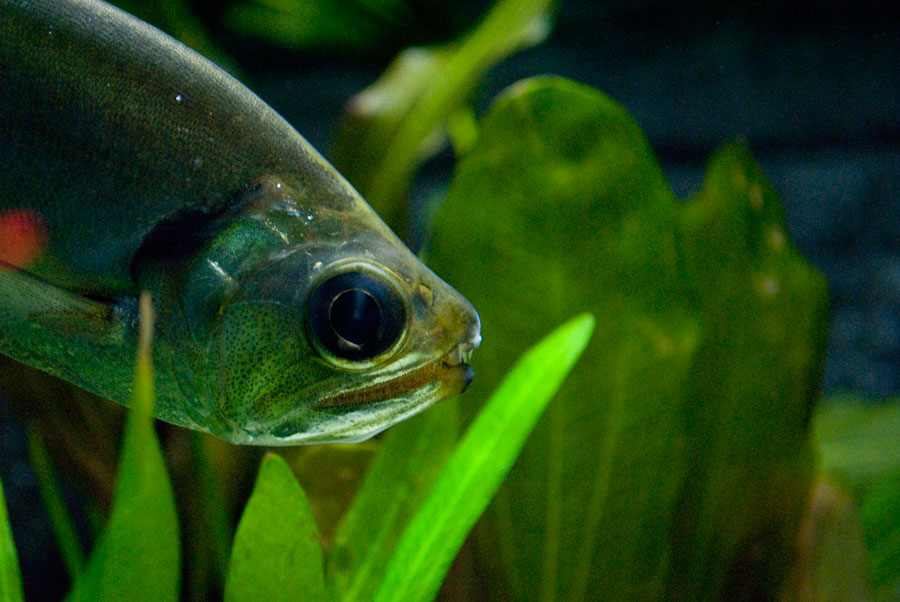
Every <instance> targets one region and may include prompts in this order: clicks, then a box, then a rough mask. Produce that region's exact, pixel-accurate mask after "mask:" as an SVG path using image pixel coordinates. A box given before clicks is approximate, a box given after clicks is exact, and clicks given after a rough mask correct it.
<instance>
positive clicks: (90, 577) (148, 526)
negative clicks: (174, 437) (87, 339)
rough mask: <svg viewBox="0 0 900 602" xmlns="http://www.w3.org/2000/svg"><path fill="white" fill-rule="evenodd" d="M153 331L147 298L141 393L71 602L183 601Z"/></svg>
mask: <svg viewBox="0 0 900 602" xmlns="http://www.w3.org/2000/svg"><path fill="white" fill-rule="evenodd" d="M152 329H153V326H152V316H151V310H150V298H149V295H146V294H145V295H143V296H142V298H141V345H140V350H139V351H138V361H137V368H136V370H135V378H134V394H133V396H132V400H131V403H130V404H129V407H130V408H131V411H130V412H129V413H128V420H127V423H126V425H125V437H124V440H123V443H122V454H121V457H120V460H119V474H118V480H117V483H116V493H115V497H114V500H113V509H112V513H111V514H110V517H109V522H108V524H107V526H106V529H105V531H104V532H103V534H102V535H101V536H100V539H99V541H98V542H97V545H96V546H95V548H94V550H93V552H92V553H91V557H90V560H89V561H88V566H87V569H86V570H85V572H84V574H83V575H82V576H81V577H80V578H79V579H78V580H77V581H76V582H75V585H74V587H73V589H72V591H71V592H70V593H69V596H68V597H67V600H69V602H76V601H82V600H84V601H85V602H103V601H107V600H109V601H110V602H112V601H121V600H148V601H154V602H156V601H160V602H161V601H165V600H177V599H178V592H179V575H180V547H179V535H178V519H177V516H176V512H175V499H174V496H173V493H172V484H171V482H170V481H169V476H168V473H167V472H166V466H165V461H164V460H163V455H162V451H161V449H160V446H159V441H158V440H157V439H156V433H155V432H154V430H153V418H152V410H153V405H154V403H155V401H154V393H153V367H152V365H151V358H150V339H151V337H150V333H151V332H152Z"/></svg>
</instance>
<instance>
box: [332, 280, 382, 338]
mask: <svg viewBox="0 0 900 602" xmlns="http://www.w3.org/2000/svg"><path fill="white" fill-rule="evenodd" d="M329 319H330V320H331V327H332V328H333V329H334V332H335V333H336V334H337V335H338V336H339V337H341V338H342V339H344V340H345V341H347V342H349V343H352V344H353V345H356V346H359V347H361V346H363V345H365V344H366V343H368V342H369V341H371V340H372V339H373V338H374V337H375V336H376V335H377V334H378V328H379V326H380V325H381V309H380V308H379V307H378V302H377V301H376V300H375V299H374V298H373V297H372V295H371V294H369V293H367V292H366V291H363V290H360V289H348V290H345V291H343V292H340V293H338V295H337V296H336V297H335V298H334V301H332V302H331V311H330V312H329Z"/></svg>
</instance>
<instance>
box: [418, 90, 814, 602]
mask: <svg viewBox="0 0 900 602" xmlns="http://www.w3.org/2000/svg"><path fill="white" fill-rule="evenodd" d="M434 229H435V233H434V241H435V242H434V243H433V247H434V248H433V249H432V251H431V253H430V258H429V261H430V263H431V265H432V266H433V267H434V268H435V270H436V271H437V272H439V273H441V274H442V276H443V277H445V278H446V279H447V280H448V281H449V282H453V283H454V286H456V287H457V288H459V290H460V291H462V292H463V293H464V294H466V295H467V296H468V298H469V299H470V300H471V301H472V303H473V304H474V305H475V307H476V308H478V311H479V313H480V314H481V318H482V323H483V325H484V328H483V330H484V342H483V344H482V346H481V347H480V348H479V350H478V353H477V354H475V356H474V358H473V366H474V368H475V371H476V374H478V378H476V379H475V381H474V382H473V384H472V386H471V387H470V391H469V392H467V393H466V395H465V396H463V397H462V398H461V402H462V407H463V410H464V415H467V416H471V415H472V414H473V413H474V411H473V409H474V408H476V407H478V406H479V405H481V404H482V403H483V400H484V399H485V398H486V397H487V395H488V394H489V392H490V391H491V390H492V389H493V388H494V386H495V385H496V383H497V382H498V381H499V379H500V378H501V376H502V374H504V373H505V372H506V371H507V370H508V368H509V365H510V362H511V358H513V357H515V356H516V352H517V350H521V349H524V348H526V347H527V346H528V345H529V344H531V343H532V342H533V341H535V340H536V339H537V338H538V337H539V336H540V325H541V324H543V323H546V322H547V321H552V320H559V319H560V318H561V316H565V315H567V314H571V313H573V312H574V311H581V310H585V309H586V310H589V311H591V312H592V313H593V314H594V315H596V316H597V317H598V324H597V329H596V332H595V335H594V338H593V339H592V341H591V344H590V345H589V346H588V349H587V351H586V352H585V356H584V361H582V362H580V363H579V365H578V366H577V367H576V368H575V370H574V371H573V373H572V375H571V377H570V378H569V379H568V380H567V381H566V383H565V385H564V386H563V388H562V389H561V390H560V394H559V399H558V400H557V402H556V403H554V404H553V405H552V406H551V407H550V409H549V410H548V412H547V413H546V415H545V416H544V417H543V418H542V419H541V421H540V423H539V424H538V426H537V428H536V429H535V432H534V434H533V435H532V437H531V439H530V440H529V442H528V444H527V445H526V446H525V449H524V450H523V452H522V455H521V456H520V458H519V460H518V462H517V464H516V466H515V467H514V468H513V470H512V471H511V472H510V474H509V476H508V478H507V479H506V481H505V482H504V485H503V486H502V487H501V490H500V492H499V493H498V495H497V497H496V498H495V499H494V501H493V502H492V504H491V507H490V508H489V509H488V512H487V513H486V516H485V518H484V520H483V521H482V522H481V525H480V527H479V528H478V529H477V532H476V538H475V544H476V546H475V547H476V550H477V555H478V562H479V563H480V564H481V565H483V566H484V571H485V579H484V580H483V582H484V583H486V584H487V585H486V587H487V588H488V592H487V594H486V597H487V598H490V599H508V600H548V601H549V600H584V599H592V598H595V597H597V596H600V597H601V598H603V599H609V600H622V601H627V600H662V599H666V600H717V599H719V597H720V596H721V595H727V594H734V593H735V590H742V591H748V590H752V588H759V589H762V590H766V591H768V592H770V593H771V591H772V590H773V589H774V587H775V585H776V584H777V582H778V580H779V579H780V578H781V577H782V573H783V567H784V565H785V562H784V556H785V554H787V553H788V550H789V548H790V547H791V546H792V544H793V536H794V534H795V532H796V528H797V523H798V520H799V516H800V513H801V511H802V507H803V503H804V501H805V499H806V491H807V489H808V487H809V482H810V478H811V476H810V475H811V470H812V468H811V456H810V450H809V445H808V439H807V433H806V427H807V423H808V417H809V411H810V410H809V408H810V404H811V402H812V399H813V397H814V394H815V390H816V386H817V383H818V376H819V371H820V367H821V357H822V348H823V346H824V332H825V328H824V315H825V309H826V300H825V285H824V281H823V279H822V278H821V277H820V276H819V275H818V274H817V273H816V272H814V271H813V270H812V269H811V268H810V267H809V265H808V264H807V263H806V262H805V261H804V260H803V259H802V258H801V257H799V256H798V254H797V253H796V252H795V251H794V250H793V248H792V247H791V245H790V243H789V241H788V240H787V237H786V233H785V226H784V222H783V217H782V215H781V209H780V203H779V201H778V199H777V197H776V195H775V193H774V191H773V190H772V189H771V186H770V185H769V184H768V183H767V182H766V181H765V179H764V177H763V176H762V174H761V172H760V170H759V168H758V167H757V166H756V165H755V164H754V163H753V161H752V160H751V159H750V158H749V157H748V155H747V153H746V152H744V151H742V150H741V149H738V148H736V147H729V148H726V149H724V150H723V151H721V152H720V153H718V154H717V155H716V157H715V158H714V159H713V161H712V163H711V165H710V168H709V171H708V174H707V178H706V183H705V185H704V189H703V191H702V192H701V194H700V195H699V196H698V198H696V199H694V200H692V201H689V202H687V203H679V202H678V201H676V200H675V198H674V196H673V194H672V192H671V191H670V189H669V187H668V185H667V183H666V181H665V178H664V176H663V173H662V170H661V169H660V167H659V164H658V162H657V161H656V159H655V157H654V156H653V153H652V151H651V149H650V148H649V145H648V143H647V141H646V139H645V138H644V136H643V134H642V133H641V131H640V129H639V127H638V125H637V124H636V123H635V122H634V120H633V119H632V118H631V117H630V116H628V115H627V114H626V113H625V112H624V111H623V110H622V108H621V107H619V106H618V105H617V104H616V103H615V102H613V101H612V100H610V99H609V98H607V97H605V96H603V95H602V94H600V93H598V92H596V91H594V90H592V89H590V88H587V87H585V86H582V85H579V84H576V83H574V82H570V81H566V80H561V79H557V78H536V79H532V80H526V81H524V82H520V83H519V84H517V85H515V86H513V87H512V88H511V89H510V90H509V91H508V92H507V93H506V94H504V95H503V96H502V97H501V98H500V99H499V100H498V101H497V102H496V104H495V106H494V107H493V108H492V109H491V111H490V112H489V114H488V115H487V116H486V117H485V119H484V120H483V122H482V124H481V133H480V137H479V139H478V141H477V143H476V144H475V146H474V147H473V149H472V150H471V151H470V152H469V154H468V155H467V156H466V157H464V158H463V160H462V161H461V163H460V165H459V166H458V168H457V172H456V175H455V177H454V181H453V183H452V185H451V189H450V193H449V195H448V198H447V199H446V201H445V204H444V207H443V208H442V209H441V211H440V212H439V214H438V216H437V218H436V222H435V228H434ZM472 249H478V253H473V252H472ZM761 542H762V543H761ZM760 545H762V546H763V547H764V549H765V550H766V551H765V553H764V554H763V556H762V558H761V559H760V560H759V562H758V563H755V564H754V562H755V561H754V558H755V557H753V556H752V554H751V552H752V550H755V549H758V547H759V546H760ZM750 593H751V595H752V594H753V593H758V592H756V591H751V592H750Z"/></svg>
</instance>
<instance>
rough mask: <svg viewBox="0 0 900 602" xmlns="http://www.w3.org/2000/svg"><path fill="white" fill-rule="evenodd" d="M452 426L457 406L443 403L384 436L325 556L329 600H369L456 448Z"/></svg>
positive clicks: (455, 428)
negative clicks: (397, 545) (442, 468)
mask: <svg viewBox="0 0 900 602" xmlns="http://www.w3.org/2000/svg"><path fill="white" fill-rule="evenodd" d="M457 422H458V420H457V406H456V403H455V402H453V401H444V402H441V403H440V404H438V405H437V406H436V407H433V408H430V409H429V410H428V411H426V412H423V413H422V414H420V415H419V416H416V417H415V418H413V419H410V420H407V421H405V422H403V423H401V424H398V425H396V426H394V427H392V428H391V429H390V430H389V431H388V432H387V434H386V435H385V437H384V440H383V442H382V446H381V449H380V450H379V452H378V455H377V456H376V457H375V459H374V460H373V461H372V464H371V466H370V467H369V470H368V471H367V472H366V477H365V481H364V482H363V484H362V487H361V488H360V490H359V492H358V493H357V495H356V497H355V498H354V500H353V505H352V506H351V507H350V510H348V511H347V514H346V515H345V516H344V518H343V520H342V521H341V524H340V525H339V527H338V530H337V533H336V534H335V538H334V543H333V544H332V547H331V550H330V552H329V555H328V586H329V593H330V594H331V599H332V600H333V601H334V602H338V601H342V602H368V601H369V600H371V599H372V596H373V594H374V593H375V588H376V587H377V586H378V583H379V582H380V581H381V579H382V577H383V576H384V570H385V568H386V567H387V564H388V560H389V559H390V556H391V553H392V552H393V550H394V547H395V546H396V544H397V541H398V540H399V539H400V535H401V534H402V532H403V528H404V527H405V526H406V524H407V523H408V522H409V520H410V518H411V517H412V515H413V514H414V513H415V512H416V510H418V509H419V507H420V506H421V505H422V502H423V501H424V500H425V498H426V496H427V495H428V493H429V491H430V490H431V487H432V485H433V484H434V482H435V480H436V479H437V477H438V474H439V473H440V470H441V467H442V466H443V465H444V462H445V461H446V459H447V457H449V455H450V453H451V451H452V450H453V447H454V445H455V444H456V438H457V433H458V427H457Z"/></svg>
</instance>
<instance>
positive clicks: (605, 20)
mask: <svg viewBox="0 0 900 602" xmlns="http://www.w3.org/2000/svg"><path fill="white" fill-rule="evenodd" d="M439 4H440V6H441V8H436V7H437V6H438V4H436V3H430V2H424V1H418V2H416V1H413V0H411V1H410V2H409V6H410V11H409V13H408V14H407V15H406V17H405V18H404V20H402V21H398V22H396V23H392V22H390V21H388V22H382V23H379V26H380V28H381V30H380V31H381V34H380V35H381V38H380V39H379V40H378V44H377V45H376V47H374V48H369V49H366V50H364V51H354V50H348V49H335V48H331V49H321V48H320V49H315V50H309V51H304V52H296V51H289V50H285V49H282V48H279V47H277V46H275V45H273V44H270V43H266V42H262V41H260V40H258V39H251V38H245V37H241V36H238V35H235V34H234V33H233V32H232V31H230V30H229V29H228V28H226V27H225V26H224V25H223V24H222V20H221V16H222V14H223V12H222V11H223V7H222V6H216V7H210V6H201V5H200V4H199V3H197V4H196V5H195V6H194V9H195V12H196V13H197V14H198V15H199V16H200V17H201V20H202V21H203V23H204V24H205V25H206V26H207V27H208V28H209V30H210V32H211V33H212V35H213V38H214V39H215V41H216V42H217V43H218V45H219V46H220V47H221V48H223V49H224V50H225V51H226V52H227V53H228V54H229V55H230V56H232V57H233V58H234V59H235V60H236V62H237V64H238V66H239V68H240V69H241V70H242V71H243V72H244V74H245V82H246V83H248V85H250V87H251V88H253V89H254V90H255V91H256V92H257V93H259V94H260V96H262V97H263V99H265V100H266V101H268V102H269V103H270V104H272V105H273V106H274V107H275V108H276V110H278V111H279V112H280V113H282V115H284V116H285V117H286V118H287V119H288V121H290V122H292V123H293V124H294V125H295V126H296V127H297V129H298V130H299V131H300V132H301V133H303V134H304V135H305V136H306V137H307V138H308V139H309V140H310V141H311V142H312V143H313V145H314V146H316V147H317V148H319V149H320V150H321V151H323V153H324V154H325V155H326V156H327V155H328V145H329V140H330V137H331V135H332V129H333V126H334V123H335V120H336V119H337V118H338V116H339V115H340V114H341V112H342V110H343V106H344V103H345V102H346V101H347V100H348V98H350V97H351V96H352V95H353V94H354V93H356V92H358V91H360V90H361V89H363V88H364V87H366V86H367V85H369V84H370V83H371V82H373V81H374V80H375V79H376V78H377V77H378V75H379V74H380V73H381V71H382V70H383V69H384V68H385V67H386V65H387V64H388V62H389V61H390V59H391V58H392V57H393V56H394V54H395V53H396V52H397V51H398V50H400V49H401V48H402V47H404V46H406V45H409V44H422V43H433V42H437V41H445V40H449V39H452V38H453V37H454V36H455V35H456V34H458V33H459V32H461V31H463V30H464V29H465V28H466V27H467V26H469V25H471V24H472V23H473V22H474V21H476V20H477V18H478V17H479V16H480V14H481V13H482V11H483V9H484V8H485V7H486V6H487V3H485V2H477V1H465V2H459V3H453V2H445V3H439ZM347 5H348V7H350V6H352V5H353V3H351V2H348V3H347ZM348 10H349V9H348ZM545 73H553V74H558V75H563V76H566V77H570V78H573V79H575V80H578V81H581V82H583V83H586V84H589V85H591V86H594V87H596V88H598V89H599V90H601V91H603V92H606V93H607V94H609V95H611V96H612V97H613V98H615V99H616V100H618V101H619V102H620V103H622V104H623V105H624V106H625V107H626V108H627V109H628V111H630V112H631V113H632V114H633V115H634V116H635V118H636V119H637V121H638V122H639V123H640V125H641V126H642V127H643V128H644V130H645V132H646V133H647V136H648V137H649V139H650V142H651V144H652V145H653V147H654V149H656V151H657V153H658V155H659V157H660V160H661V162H662V164H663V167H664V168H665V170H666V172H667V173H668V175H669V178H670V181H671V184H672V187H673V188H674V190H675V192H676V194H677V195H679V196H680V197H689V196H691V195H692V194H694V193H695V192H697V190H698V189H699V187H700V184H701V181H702V174H703V169H704V163H705V160H706V158H707V157H708V155H709V154H710V153H711V152H712V151H713V150H714V149H715V148H716V147H718V146H719V145H721V144H723V143H725V142H729V141H734V140H740V141H743V142H744V143H745V144H746V145H747V146H749V148H750V149H751V150H752V152H753V153H754V155H755V156H756V158H757V159H758V160H759V161H760V162H761V163H762V165H763V168H764V170H765V172H766V173H767V174H768V176H769V178H770V179H771V180H772V182H773V183H774V185H775V188H776V189H777V190H778V191H779V192H780V194H781V196H782V198H783V200H784V203H785V206H786V211H787V217H788V222H789V230H790V233H791V236H792V238H793V240H794V243H795V244H796V245H797V247H799V249H800V251H801V252H802V253H803V254H804V255H805V256H806V257H808V258H809V259H810V261H812V262H813V263H814V264H815V265H816V266H817V267H818V268H819V269H820V270H821V271H822V272H824V274H825V275H826V277H827V279H828V281H829V283H830V286H831V294H832V297H831V301H832V315H831V325H830V331H829V332H830V334H829V346H828V356H827V361H826V369H825V379H824V383H823V388H824V391H825V392H838V391H850V392H854V393H856V394H860V395H863V396H866V397H868V398H870V399H871V400H872V401H873V402H877V400H878V399H879V398H882V397H884V396H890V395H896V394H897V393H900V311H898V305H900V304H898V299H900V228H898V225H897V224H898V220H900V21H898V19H897V17H895V16H891V15H889V13H888V10H887V6H878V5H871V4H870V5H864V4H850V3H847V4H833V5H829V6H827V7H826V6H823V5H822V4H819V3H813V2H749V3H744V4H742V5H741V6H739V7H726V6H724V5H720V4H718V3H711V2H677V3H672V2H662V1H656V2H655V1H651V0H648V1H643V2H642V1H630V2H629V1H625V0H619V1H613V2H594V1H591V0H568V1H566V2H563V4H562V6H561V8H560V10H559V11H558V15H557V18H556V26H555V28H554V32H553V34H552V36H551V38H550V40H549V41H548V42H547V43H546V44H544V45H543V46H540V47H538V48H535V49H532V50H529V51H526V52H523V53H521V54H519V55H517V56H515V57H513V58H511V59H509V60H507V61H506V62H504V63H503V64H501V65H500V66H499V67H497V68H495V69H494V70H492V71H491V72H490V73H489V74H488V76H487V77H486V79H485V80H484V84H483V86H482V94H481V97H480V100H479V103H480V106H481V107H485V106H487V104H488V103H489V101H490V99H491V98H492V97H493V96H494V95H495V94H496V93H497V92H499V91H500V90H502V89H503V88H504V87H505V86H507V85H509V84H510V83H512V82H514V81H516V80H517V79H520V78H522V77H527V76H531V75H536V74H545ZM0 93H2V91H0ZM451 169H452V161H451V160H450V158H449V155H448V154H446V153H445V154H443V155H440V156H439V157H437V158H436V159H434V160H432V161H431V162H429V164H428V165H426V167H425V170H424V173H423V176H422V177H421V178H420V180H419V183H418V186H417V188H416V193H415V194H416V196H419V197H425V196H427V195H429V194H432V193H433V192H434V191H435V189H440V187H442V186H444V185H445V184H446V179H447V178H448V177H449V174H450V170H451ZM73 428H75V427H74V425H73ZM23 438H24V436H23V434H22V431H21V428H20V427H19V426H18V425H17V424H16V423H15V422H14V421H12V419H11V417H10V414H9V411H8V410H7V409H6V407H5V406H3V405H2V403H0V471H2V479H3V483H4V486H5V488H6V496H7V501H8V504H9V506H10V509H9V510H10V514H11V520H12V524H13V529H14V535H15V537H16V542H17V545H18V548H19V553H20V557H21V561H22V565H23V567H22V569H23V577H24V579H25V581H26V592H27V593H28V595H29V596H30V599H36V600H37V599H46V598H58V597H59V596H61V595H62V593H63V592H64V591H65V587H66V583H65V577H64V574H65V573H64V571H63V569H62V566H61V563H60V561H59V559H58V557H57V555H56V552H55V550H54V548H53V543H52V541H51V539H50V536H49V532H50V529H49V526H48V524H47V519H46V517H45V516H44V514H43V512H42V511H41V510H40V501H39V497H38V493H37V488H36V485H35V480H34V476H33V475H32V473H31V472H30V469H29V468H28V465H27V457H26V455H25V452H24V444H23Z"/></svg>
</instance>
